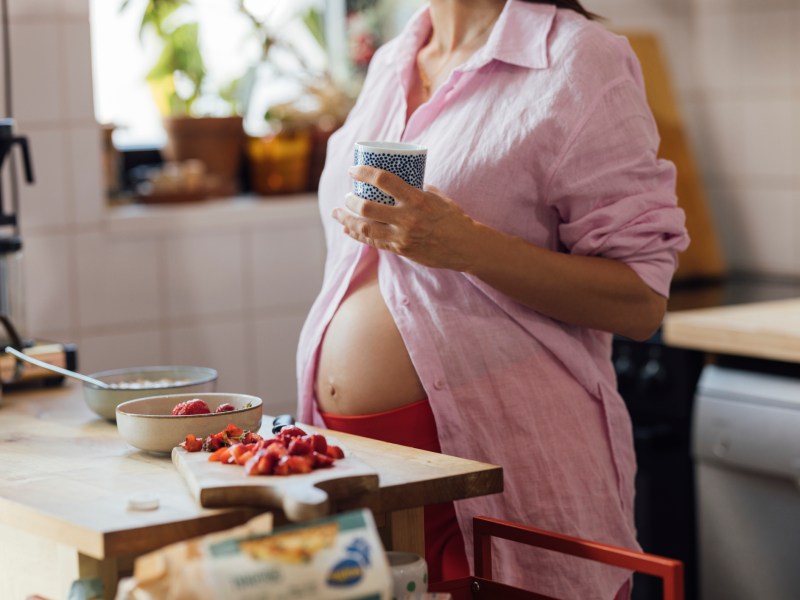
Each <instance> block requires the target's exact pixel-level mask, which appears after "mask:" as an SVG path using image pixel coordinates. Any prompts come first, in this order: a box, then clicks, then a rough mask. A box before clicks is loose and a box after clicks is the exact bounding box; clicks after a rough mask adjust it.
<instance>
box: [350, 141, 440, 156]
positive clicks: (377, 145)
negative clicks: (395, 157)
mask: <svg viewBox="0 0 800 600" xmlns="http://www.w3.org/2000/svg"><path fill="white" fill-rule="evenodd" d="M356 147H357V148H358V149H359V150H362V151H367V152H382V153H391V154H425V153H427V152H428V149H427V148H426V147H425V146H420V145H419V144H407V143H404V142H382V141H380V140H373V141H363V142H356Z"/></svg>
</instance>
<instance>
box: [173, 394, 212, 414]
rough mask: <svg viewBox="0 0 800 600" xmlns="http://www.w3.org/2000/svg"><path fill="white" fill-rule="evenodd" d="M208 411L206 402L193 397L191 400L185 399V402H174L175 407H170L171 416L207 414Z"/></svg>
mask: <svg viewBox="0 0 800 600" xmlns="http://www.w3.org/2000/svg"><path fill="white" fill-rule="evenodd" d="M210 412H211V410H210V409H209V408H208V404H206V403H205V402H204V401H203V400H200V399H199V398H194V399H193V400H187V401H186V402H181V403H180V404H176V405H175V408H173V409H172V416H173V417H184V416H186V415H207V414H208V413H210Z"/></svg>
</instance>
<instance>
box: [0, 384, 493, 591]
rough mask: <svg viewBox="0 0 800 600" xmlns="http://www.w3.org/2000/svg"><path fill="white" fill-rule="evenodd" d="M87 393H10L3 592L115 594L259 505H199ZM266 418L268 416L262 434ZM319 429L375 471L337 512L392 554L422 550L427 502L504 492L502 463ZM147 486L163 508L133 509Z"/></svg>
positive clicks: (0, 501) (1, 480)
mask: <svg viewBox="0 0 800 600" xmlns="http://www.w3.org/2000/svg"><path fill="white" fill-rule="evenodd" d="M82 394H83V393H82V389H81V387H80V385H77V384H71V383H67V384H66V385H65V386H64V387H61V388H53V389H36V390H25V391H15V392H13V393H7V394H6V395H4V396H3V405H2V406H0V598H3V599H9V600H16V599H18V598H19V599H24V598H25V597H26V596H27V595H29V594H34V593H35V594H40V595H42V596H45V597H49V598H53V599H54V600H60V599H62V598H66V597H67V592H68V590H69V585H70V583H71V582H72V581H74V580H76V579H78V578H82V577H99V578H101V579H102V580H103V582H104V584H105V591H106V597H107V598H113V595H114V592H115V588H116V582H117V580H118V578H119V577H120V575H124V574H125V573H126V572H127V571H128V570H129V569H130V568H131V565H132V561H133V558H134V557H135V556H137V555H140V554H143V553H145V552H149V551H151V550H154V549H157V548H160V547H162V546H164V545H166V544H169V543H172V542H176V541H180V540H185V539H188V538H191V537H195V536H199V535H204V534H206V533H210V532H214V531H219V530H223V529H227V528H230V527H233V526H235V525H239V524H242V523H244V522H245V521H246V520H248V519H249V518H251V517H253V516H255V515H256V514H257V513H258V512H260V510H263V509H255V508H242V507H231V508H222V509H205V508H202V507H200V506H199V504H198V503H197V502H196V501H195V499H194V498H193V496H192V495H191V493H190V491H189V489H188V487H187V485H186V484H185V483H184V480H183V479H182V478H181V476H180V475H179V473H178V472H177V470H176V469H175V467H174V466H173V464H172V462H171V460H170V458H169V456H163V457H162V456H158V455H151V454H147V453H144V452H140V451H138V450H136V449H135V448H133V447H131V446H129V445H127V444H126V443H125V441H124V440H123V439H122V438H120V437H119V435H118V434H117V430H116V426H115V425H114V424H113V423H109V422H107V421H104V420H102V419H100V418H99V417H97V416H96V415H94V413H92V412H90V411H89V409H88V408H87V407H86V405H85V404H84V401H83V395H82ZM271 421H272V418H271V417H267V416H265V417H264V421H263V426H262V430H261V433H265V432H266V431H267V430H268V429H269V425H270V424H271ZM309 429H313V428H309ZM315 431H320V432H322V433H324V434H325V435H329V436H331V437H334V438H336V439H337V440H339V442H340V443H341V445H342V446H343V447H345V448H347V449H348V450H349V452H350V453H352V454H353V455H354V456H358V457H359V458H361V460H362V461H363V462H364V463H366V464H367V465H369V466H370V467H372V468H373V469H374V470H375V471H376V472H377V473H378V476H379V484H378V489H377V490H376V491H374V492H368V493H365V494H363V495H361V496H359V497H356V498H352V499H349V500H346V501H342V500H339V501H337V503H336V505H335V507H334V508H335V510H337V511H343V510H350V509H354V508H359V507H366V508H370V509H371V510H372V512H373V514H374V515H375V519H376V522H377V524H378V526H379V528H380V529H381V535H382V537H383V539H384V543H385V544H386V546H387V547H389V548H392V549H397V550H409V551H414V552H417V553H423V552H424V534H423V529H422V514H423V510H422V507H423V506H425V505H427V504H432V503H437V502H445V501H450V500H457V499H461V498H469V497H474V496H481V495H485V494H493V493H497V492H501V491H502V489H503V475H502V468H500V467H498V466H495V465H490V464H484V463H479V462H475V461H470V460H464V459H460V458H455V457H452V456H446V455H441V454H435V453H431V452H425V451H422V450H415V449H412V448H406V447H404V446H398V445H395V444H387V443H383V442H378V441H374V440H370V439H367V438H362V437H358V436H353V435H348V434H344V433H339V432H327V431H325V430H315ZM143 492H145V493H151V494H155V495H156V496H157V497H158V500H159V506H158V508H157V509H156V510H147V511H137V510H131V509H130V508H129V502H130V500H131V498H135V497H136V496H137V495H139V494H141V493H143ZM276 518H277V519H278V520H279V521H280V519H281V515H280V514H277V515H276Z"/></svg>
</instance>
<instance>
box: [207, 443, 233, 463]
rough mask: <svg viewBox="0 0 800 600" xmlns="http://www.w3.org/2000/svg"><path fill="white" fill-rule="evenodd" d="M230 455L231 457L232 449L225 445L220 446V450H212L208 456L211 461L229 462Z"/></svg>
mask: <svg viewBox="0 0 800 600" xmlns="http://www.w3.org/2000/svg"><path fill="white" fill-rule="evenodd" d="M230 457H231V451H230V449H228V447H227V446H223V447H222V448H219V449H218V450H215V451H214V452H212V453H211V455H210V456H209V457H208V460H209V461H210V462H221V463H227V462H228V459H229V458H230Z"/></svg>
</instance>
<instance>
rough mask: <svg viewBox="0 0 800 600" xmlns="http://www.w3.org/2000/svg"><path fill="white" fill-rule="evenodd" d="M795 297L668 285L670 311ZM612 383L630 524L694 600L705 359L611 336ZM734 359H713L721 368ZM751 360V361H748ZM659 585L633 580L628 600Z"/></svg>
mask: <svg viewBox="0 0 800 600" xmlns="http://www.w3.org/2000/svg"><path fill="white" fill-rule="evenodd" d="M798 296H800V281H798V280H797V279H789V278H777V277H766V276H754V275H747V274H735V273H734V274H731V275H730V276H727V277H726V278H725V279H724V280H720V281H716V282H702V283H700V282H698V283H694V284H684V285H677V286H673V290H672V294H671V296H670V300H669V310H670V311H676V310H690V309H695V308H710V307H714V306H727V305H733V304H743V303H749V302H762V301H767V300H781V299H785V298H797V297H798ZM613 360H614V367H615V370H616V372H617V385H618V388H619V391H620V394H621V395H622V397H623V399H624V400H625V403H626V405H627V407H628V411H629V412H630V414H631V421H632V423H633V434H634V446H635V449H636V459H637V463H638V471H637V474H636V507H635V519H636V528H637V532H638V538H639V543H640V544H641V546H642V548H643V549H644V550H645V551H646V552H651V553H653V554H660V555H662V556H668V557H670V558H677V559H679V560H681V561H683V562H684V566H685V569H686V572H685V575H686V600H693V599H696V598H699V596H698V591H697V574H698V568H699V557H698V551H697V523H696V508H695V507H696V494H695V479H694V464H693V461H692V456H691V428H692V411H693V407H694V399H695V395H696V388H697V382H698V379H699V377H700V373H701V371H702V369H703V366H704V365H705V364H706V362H708V360H709V358H708V356H707V355H706V354H705V353H702V352H698V351H695V350H686V349H682V348H673V347H670V346H666V345H664V343H663V341H662V339H661V334H660V332H659V333H656V335H654V336H653V337H652V338H650V339H649V340H647V341H645V342H634V341H631V340H628V339H625V338H621V337H620V338H615V339H614V344H613ZM723 360H724V361H726V364H727V363H728V362H733V361H735V360H737V359H734V358H730V357H715V361H716V362H717V363H718V364H722V362H723ZM749 362H751V363H752V362H753V361H752V360H750V361H749ZM661 597H662V596H661V583H660V582H659V581H658V580H656V579H654V578H651V577H647V576H643V575H636V576H635V577H634V587H633V595H632V598H633V600H654V599H660V598H661Z"/></svg>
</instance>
